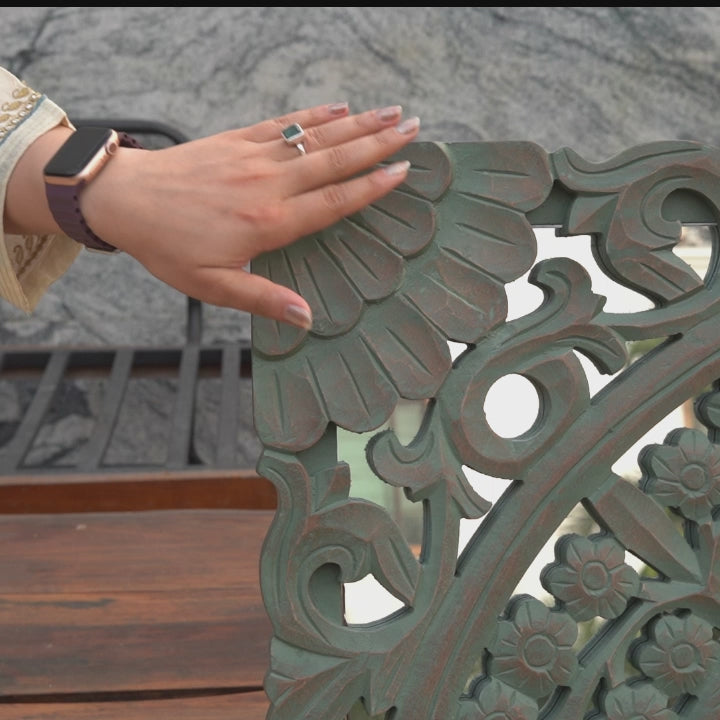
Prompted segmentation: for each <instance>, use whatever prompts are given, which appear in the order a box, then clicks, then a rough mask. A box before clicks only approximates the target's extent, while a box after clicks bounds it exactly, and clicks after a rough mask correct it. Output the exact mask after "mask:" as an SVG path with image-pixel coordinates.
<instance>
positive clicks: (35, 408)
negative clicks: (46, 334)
mask: <svg viewBox="0 0 720 720" xmlns="http://www.w3.org/2000/svg"><path fill="white" fill-rule="evenodd" d="M68 357H69V352H68V351H67V350H58V351H56V352H53V353H52V354H51V355H50V359H49V360H48V363H47V365H46V366H45V372H44V373H43V376H42V378H41V379H40V382H39V384H38V387H37V390H36V391H35V395H34V396H33V399H32V402H31V403H30V407H29V408H28V410H27V412H26V413H25V415H24V416H23V419H22V420H21V421H20V425H19V426H18V429H17V431H16V433H15V435H14V437H13V439H12V440H11V441H10V442H9V443H8V444H7V445H6V446H5V447H4V448H3V449H2V451H0V467H1V468H2V471H3V472H9V471H11V470H14V469H16V468H17V467H19V466H20V465H21V464H22V462H23V460H24V459H25V456H26V455H27V453H28V451H29V450H30V448H31V447H32V444H33V442H34V440H35V437H36V436H37V433H38V430H39V429H40V427H41V426H42V422H43V418H44V417H45V414H46V413H47V411H48V409H49V408H50V404H51V403H52V400H53V397H54V396H55V393H56V392H57V389H58V386H59V385H60V382H61V381H62V379H63V375H64V373H65V368H66V366H67V362H68Z"/></svg>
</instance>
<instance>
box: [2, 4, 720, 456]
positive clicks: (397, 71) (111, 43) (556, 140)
mask: <svg viewBox="0 0 720 720" xmlns="http://www.w3.org/2000/svg"><path fill="white" fill-rule="evenodd" d="M0 61H1V62H2V65H3V66H5V67H6V68H8V69H9V70H11V71H12V72H14V73H15V74H16V75H18V76H20V77H21V78H22V79H24V80H25V81H26V82H27V83H28V84H29V85H30V86H32V87H33V88H34V89H36V90H38V91H41V92H43V93H45V94H47V95H48V96H50V97H51V98H52V99H53V100H54V101H55V102H56V103H58V104H59V105H60V106H61V107H63V108H64V109H65V110H66V111H67V112H68V113H69V115H70V116H71V117H75V118H93V117H103V118H130V119H141V120H150V121H155V122H161V123H165V124H168V125H170V126H172V127H173V128H176V129H177V130H178V131H179V132H181V133H182V134H184V135H185V136H187V137H188V138H191V139H192V138H197V137H201V136H204V135H208V134H211V133H214V132H218V131H221V130H225V129H230V128H234V127H238V126H244V125H249V124H253V123H255V122H258V121H260V120H263V119H266V118H269V117H273V116H277V115H281V114H284V113H287V112H290V111H292V110H295V109H300V108H304V107H308V106H312V105H316V104H320V103H330V102H336V101H342V100H346V101H348V102H349V103H350V105H351V108H352V109H353V110H356V111H361V110H366V109H370V108H373V107H381V106H384V105H390V104H401V105H402V106H403V107H404V112H405V115H406V116H411V115H418V116H419V117H420V119H421V123H422V125H421V132H420V137H419V139H420V140H423V141H441V142H461V141H499V140H530V141H533V142H536V143H538V144H539V145H541V146H543V147H544V148H545V149H546V150H548V151H554V150H558V149H560V148H562V147H571V148H573V149H574V150H576V151H577V152H578V153H580V155H582V156H584V157H585V158H587V159H588V160H593V161H601V160H605V159H609V158H611V157H613V156H614V155H616V154H618V153H619V152H621V151H623V150H625V149H627V148H630V147H633V146H635V145H638V144H642V143H647V142H650V141H655V140H672V139H692V140H697V141H700V142H703V143H705V144H708V145H714V146H720V124H719V123H718V120H717V118H718V112H717V110H718V105H719V104H720V100H719V95H720V93H719V92H718V83H719V81H718V77H720V72H719V71H720V9H719V8H715V7H667V8H665V7H662V8H661V7H634V8H633V7H631V8H627V7H626V8H617V7H536V8H524V7H483V8H475V7H369V8H368V7H305V8H289V7H248V8H221V7H202V8H201V7H185V8H177V7H124V8H123V7H111V8H90V7H8V8H3V9H0ZM184 333H185V298H183V297H182V296H180V295H179V294H178V293H176V292H175V291H174V290H171V289H170V288H167V287H165V286H163V285H162V284H160V283H159V282H158V281H156V280H155V279H154V278H153V277H152V276H150V275H149V274H148V273H147V272H146V271H145V270H144V269H143V268H142V267H140V266H139V265H138V264H137V263H135V262H134V261H133V260H132V259H131V258H129V257H126V256H123V255H117V256H111V257H106V256H98V255H96V254H92V253H85V252H84V253H82V254H81V256H80V257H79V258H78V260H77V261H76V263H75V265H74V266H73V268H72V269H71V270H70V271H69V272H68V273H67V274H66V275H65V276H64V277H63V278H62V279H60V280H59V281H58V282H56V283H55V285H53V287H52V288H51V290H50V291H49V292H48V293H47V295H46V296H45V297H44V298H43V300H42V301H41V303H40V305H39V307H38V308H37V310H36V311H35V312H34V313H33V315H32V316H26V315H24V314H23V313H21V312H19V311H17V310H15V309H14V308H12V307H11V306H10V305H8V304H7V303H5V302H4V301H1V300H0V345H5V346H13V345H17V344H62V343H74V344H86V343H87V344H104V343H109V344H131V345H136V346H144V345H153V344H177V343H182V341H183V338H184ZM249 336H250V322H249V317H248V316H247V315H245V314H243V313H238V312H236V311H230V310H227V309H219V308H206V309H205V315H204V326H203V341H204V342H205V343H208V344H213V343H223V342H234V341H236V340H247V339H248V338H249ZM140 395H141V397H140V398H139V399H138V400H137V404H136V406H135V408H134V410H133V412H135V413H137V414H141V413H147V414H158V413H162V412H171V410H168V411H163V410H160V408H161V407H162V402H161V395H162V389H160V390H153V391H151V392H150V391H147V390H145V391H143V392H142V393H140ZM244 401H245V402H247V403H248V404H247V418H246V420H247V422H246V423H245V424H244V425H243V427H241V428H240V435H239V438H238V443H239V445H240V446H241V447H242V451H243V453H244V460H243V462H244V463H245V464H246V465H247V466H253V465H254V462H255V459H256V457H257V453H258V452H259V445H258V443H257V441H256V439H255V437H254V434H253V430H252V423H251V420H250V404H249V403H250V397H249V395H248V394H246V395H245V396H244ZM24 402H25V400H24V399H23V397H21V396H20V395H18V391H17V387H16V386H14V385H13V386H9V385H7V386H6V385H3V384H2V383H1V382H0V446H1V445H2V437H3V434H4V435H5V436H6V437H7V436H8V434H9V432H10V430H11V429H12V427H13V425H14V424H15V425H16V424H17V419H18V417H19V416H20V415H21V413H22V411H23V407H24ZM93 402H94V401H93V398H92V396H91V395H88V394H86V393H85V391H84V390H83V388H81V387H80V388H77V387H76V388H74V389H73V390H72V392H68V394H67V396H66V397H65V398H64V403H63V405H62V408H61V409H60V410H58V412H57V413H56V416H55V417H53V422H54V423H55V428H54V430H52V431H50V430H49V431H48V433H47V434H46V437H47V438H49V439H48V442H50V441H51V442H52V451H53V453H55V454H57V449H58V447H59V443H61V442H62V439H61V436H62V431H61V428H62V427H68V426H69V425H68V424H67V421H68V420H69V419H73V418H74V419H75V420H77V418H78V417H80V418H83V417H89V416H90V415H92V405H93ZM401 410H402V411H405V410H407V411H408V412H410V413H411V414H412V413H413V412H414V410H413V409H412V408H410V409H409V410H408V409H407V408H404V409H403V408H401ZM201 411H203V410H202V408H201ZM206 412H207V413H208V417H212V413H213V409H212V403H210V404H209V405H208V408H207V410H206ZM160 422H162V420H160ZM413 422H414V421H413ZM63 423H66V424H65V425H63ZM200 425H202V422H201V423H200ZM148 441H149V439H148V436H147V435H141V436H140V437H138V436H137V435H136V436H133V433H132V431H128V433H127V435H126V436H125V437H124V439H123V442H124V446H125V449H126V451H127V452H129V453H132V452H133V447H135V448H137V447H138V444H144V445H147V444H148ZM71 442H72V440H71ZM41 451H42V448H40V451H39V453H40V455H39V456H42V452H41ZM358 452H359V454H361V450H359V449H358V448H352V449H349V450H347V457H348V458H351V457H353V456H354V454H356V453H358ZM50 454H51V453H49V452H48V456H49V455H50Z"/></svg>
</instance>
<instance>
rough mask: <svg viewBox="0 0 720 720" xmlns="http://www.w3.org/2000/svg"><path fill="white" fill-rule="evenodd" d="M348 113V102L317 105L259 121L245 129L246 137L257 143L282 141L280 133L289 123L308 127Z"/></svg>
mask: <svg viewBox="0 0 720 720" xmlns="http://www.w3.org/2000/svg"><path fill="white" fill-rule="evenodd" d="M348 113H349V107H348V104H347V103H346V102H339V103H331V104H329V105H317V106H315V107H313V108H309V109H307V110H299V111H297V112H293V113H289V114H288V115H283V116H282V117H278V118H272V119H271V120H265V121H263V122H260V123H257V125H251V126H250V127H248V128H245V129H244V137H245V138H246V139H247V140H250V141H251V142H257V143H263V142H271V141H276V140H279V141H281V138H280V133H281V132H282V130H283V129H284V128H286V127H287V126H288V125H292V124H293V123H298V124H299V125H300V126H301V127H303V128H305V129H307V128H310V127H314V126H316V125H321V124H323V123H327V122H330V121H331V120H337V119H338V118H343V117H345V116H346V115H347V114H348ZM278 146H279V147H280V143H278Z"/></svg>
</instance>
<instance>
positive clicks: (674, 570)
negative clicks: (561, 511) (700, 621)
mask: <svg viewBox="0 0 720 720" xmlns="http://www.w3.org/2000/svg"><path fill="white" fill-rule="evenodd" d="M588 505H589V509H590V510H591V511H592V512H593V513H595V515H596V516H597V517H598V518H600V519H601V520H600V522H601V523H602V524H603V525H605V526H607V527H609V528H610V530H612V532H613V533H614V534H615V537H616V538H617V539H618V540H619V541H620V542H621V543H622V544H623V545H624V546H625V547H627V548H631V549H632V551H633V553H635V554H636V555H637V556H638V557H640V558H641V559H642V560H644V561H645V562H646V563H647V564H648V565H650V566H651V567H653V568H655V569H656V570H657V571H658V572H660V573H662V574H663V575H665V576H666V577H668V578H672V579H673V580H680V581H682V582H695V583H699V582H702V573H701V571H700V566H699V564H698V561H697V558H696V557H695V554H694V553H693V551H692V550H691V548H690V546H689V545H688V543H687V542H686V541H685V539H684V538H683V537H682V536H681V535H680V534H679V533H678V532H677V530H676V529H675V526H674V525H673V524H672V522H671V521H670V518H668V516H667V514H666V513H665V512H664V511H663V510H662V508H661V507H660V506H659V505H658V504H657V503H655V502H654V501H653V500H652V499H651V498H649V497H648V496H647V495H646V494H645V493H643V492H642V491H641V490H639V489H638V488H637V487H636V486H635V485H633V484H631V483H629V482H627V481H626V480H623V479H622V478H621V477H619V476H617V475H611V476H610V478H608V480H607V481H606V482H605V483H604V484H603V485H602V486H601V487H599V488H598V489H597V491H596V492H594V493H593V494H592V495H591V496H590V497H589V498H588Z"/></svg>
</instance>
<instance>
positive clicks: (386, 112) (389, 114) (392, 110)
mask: <svg viewBox="0 0 720 720" xmlns="http://www.w3.org/2000/svg"><path fill="white" fill-rule="evenodd" d="M400 113H402V105H388V107H384V108H380V110H376V111H375V114H376V115H377V116H378V118H379V119H380V120H382V121H383V122H389V121H390V120H394V119H395V118H396V117H398V116H399V115H400Z"/></svg>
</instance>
